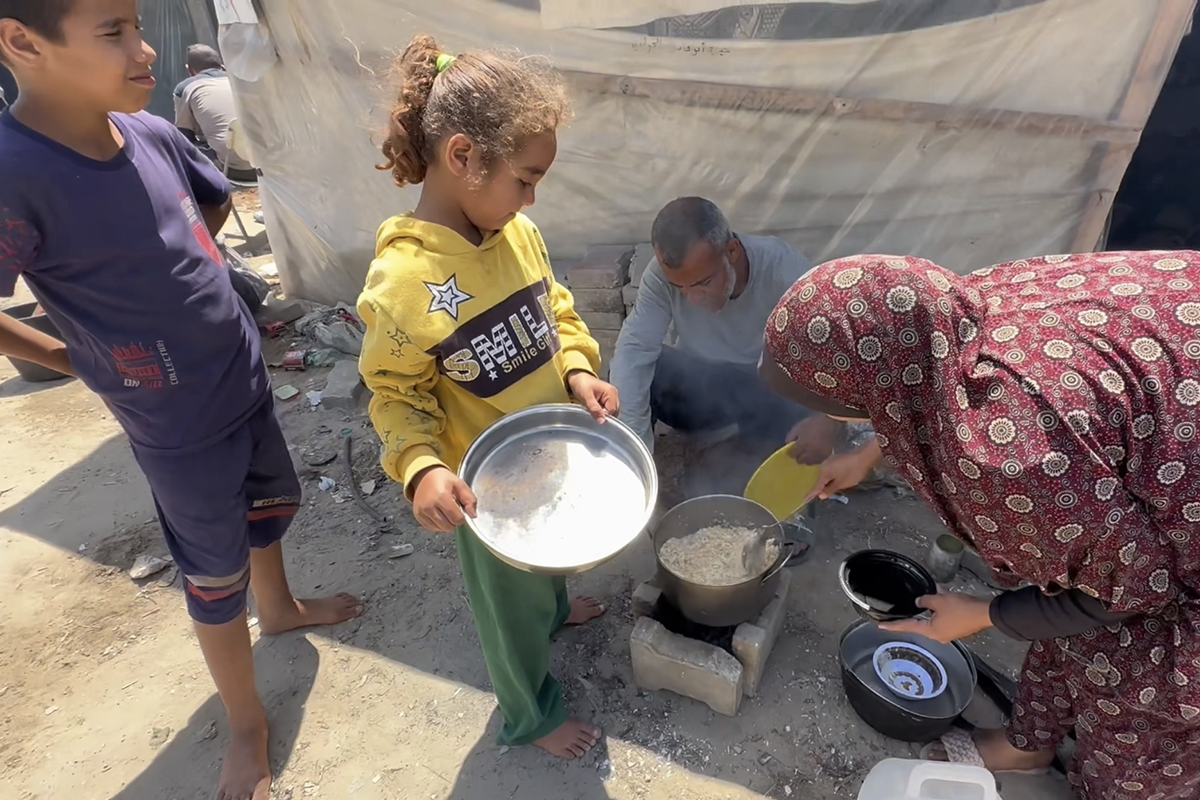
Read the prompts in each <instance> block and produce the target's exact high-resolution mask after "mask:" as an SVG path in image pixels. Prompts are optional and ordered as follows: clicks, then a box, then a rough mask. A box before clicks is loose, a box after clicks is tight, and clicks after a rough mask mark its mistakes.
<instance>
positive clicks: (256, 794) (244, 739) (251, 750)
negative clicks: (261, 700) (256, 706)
mask: <svg viewBox="0 0 1200 800" xmlns="http://www.w3.org/2000/svg"><path fill="white" fill-rule="evenodd" d="M267 742H268V732H267V718H266V716H265V715H264V716H263V718H262V721H261V723H260V724H256V725H254V726H252V727H250V728H247V729H244V730H242V731H240V732H239V731H237V730H234V731H232V732H231V733H230V738H229V749H228V750H226V751H225V762H224V763H223V764H222V765H221V783H220V785H219V786H218V788H217V800H267V798H268V797H269V796H270V794H271V762H270V758H269V757H268V755H267Z"/></svg>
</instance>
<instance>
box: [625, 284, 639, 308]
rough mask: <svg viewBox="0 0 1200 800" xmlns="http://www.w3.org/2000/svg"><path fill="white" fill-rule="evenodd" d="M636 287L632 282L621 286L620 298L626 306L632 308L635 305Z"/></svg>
mask: <svg viewBox="0 0 1200 800" xmlns="http://www.w3.org/2000/svg"><path fill="white" fill-rule="evenodd" d="M637 296H638V287H636V286H634V285H633V284H632V283H627V284H625V286H623V287H622V288H621V300H622V301H624V303H625V307H626V308H632V307H633V306H635V305H637Z"/></svg>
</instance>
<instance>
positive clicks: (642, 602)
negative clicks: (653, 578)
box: [633, 583, 662, 619]
mask: <svg viewBox="0 0 1200 800" xmlns="http://www.w3.org/2000/svg"><path fill="white" fill-rule="evenodd" d="M660 597H662V589H660V588H658V587H657V586H655V585H653V584H650V583H643V584H642V585H640V586H638V587H637V588H636V589H634V590H633V616H634V618H635V619H636V618H638V617H652V616H654V607H655V606H657V605H658V599H659V598H660Z"/></svg>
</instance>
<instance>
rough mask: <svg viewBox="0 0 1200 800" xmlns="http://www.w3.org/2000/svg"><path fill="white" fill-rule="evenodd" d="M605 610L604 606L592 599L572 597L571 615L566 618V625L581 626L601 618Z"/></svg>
mask: <svg viewBox="0 0 1200 800" xmlns="http://www.w3.org/2000/svg"><path fill="white" fill-rule="evenodd" d="M607 610H608V609H607V608H606V607H605V606H604V604H603V603H601V602H600V601H599V600H597V599H596V598H594V597H572V598H571V614H570V616H568V617H567V624H568V625H583V624H584V623H587V622H591V621H592V620H594V619H595V618H596V617H600V616H603V615H604V612H605V611H607Z"/></svg>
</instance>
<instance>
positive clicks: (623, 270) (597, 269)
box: [567, 244, 633, 290]
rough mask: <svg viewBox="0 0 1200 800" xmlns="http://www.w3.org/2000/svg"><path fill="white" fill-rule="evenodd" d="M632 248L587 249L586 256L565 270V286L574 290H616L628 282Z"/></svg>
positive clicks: (604, 246)
mask: <svg viewBox="0 0 1200 800" xmlns="http://www.w3.org/2000/svg"><path fill="white" fill-rule="evenodd" d="M632 258H633V247H632V246H630V245H627V244H618V245H600V246H597V247H590V248H588V251H587V255H585V256H584V257H583V260H581V261H580V262H579V263H578V264H576V265H575V266H574V267H571V269H569V270H567V286H568V287H570V288H571V289H572V290H574V289H616V288H619V287H621V286H624V285H625V283H626V282H627V281H628V280H629V262H630V259H632Z"/></svg>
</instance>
